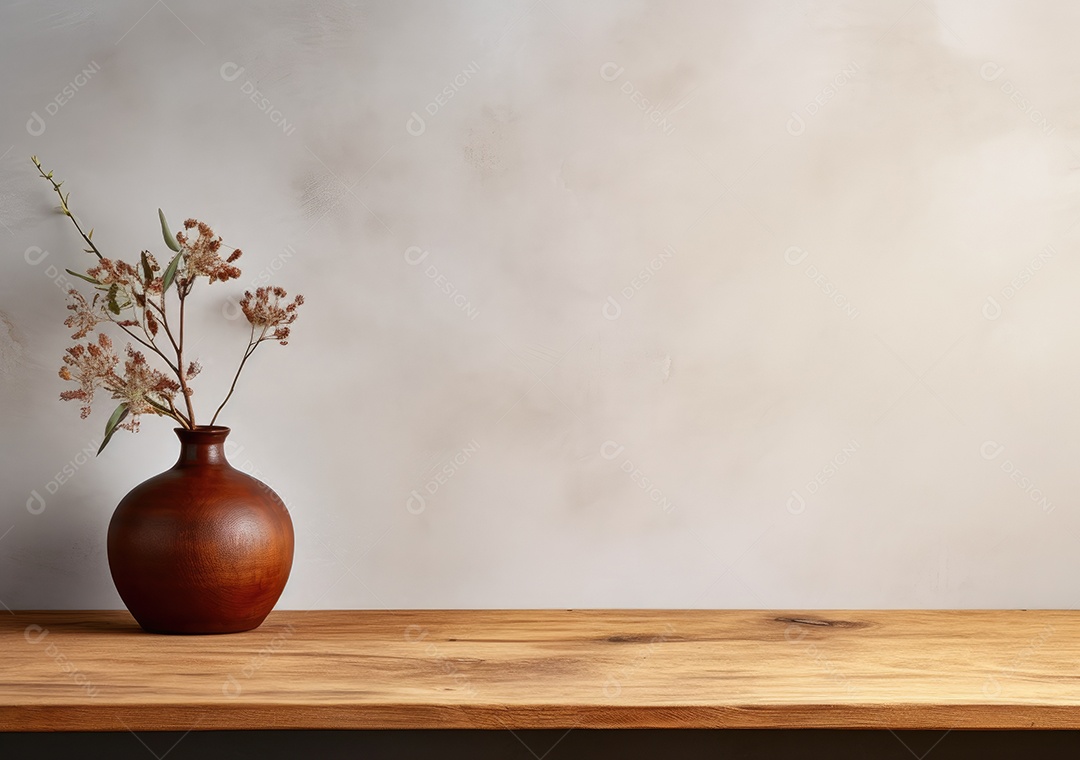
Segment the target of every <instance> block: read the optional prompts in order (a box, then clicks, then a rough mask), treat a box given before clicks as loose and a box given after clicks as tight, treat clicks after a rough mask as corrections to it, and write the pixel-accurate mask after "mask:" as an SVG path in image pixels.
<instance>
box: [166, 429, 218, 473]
mask: <svg viewBox="0 0 1080 760" xmlns="http://www.w3.org/2000/svg"><path fill="white" fill-rule="evenodd" d="M175 431H176V437H177V438H179V439H180V458H179V459H178V460H177V461H176V466H177V467H191V466H197V465H224V466H226V467H227V466H228V465H229V462H228V460H227V459H226V458H225V438H226V436H228V435H229V428H227V427H220V426H213V427H211V426H209V425H206V426H200V427H196V428H194V429H192V430H188V429H186V428H175Z"/></svg>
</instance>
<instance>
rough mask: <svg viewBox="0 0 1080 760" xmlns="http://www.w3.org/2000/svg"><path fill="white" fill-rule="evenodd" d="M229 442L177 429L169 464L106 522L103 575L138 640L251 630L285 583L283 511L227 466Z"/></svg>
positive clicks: (221, 431)
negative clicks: (142, 634) (139, 633)
mask: <svg viewBox="0 0 1080 760" xmlns="http://www.w3.org/2000/svg"><path fill="white" fill-rule="evenodd" d="M228 434H229V428H227V427H212V426H197V427H195V428H194V429H191V430H188V429H184V428H177V429H176V435H177V436H178V437H179V438H180V458H179V460H177V462H176V464H175V465H174V466H173V467H172V469H170V470H166V471H165V472H163V473H161V474H160V475H156V476H154V477H152V478H150V479H149V480H147V481H145V482H143V483H141V484H139V485H137V486H135V488H133V489H132V490H131V492H130V493H129V494H128V495H127V496H125V497H124V499H123V500H122V501H121V502H120V504H119V506H117V507H116V511H115V512H114V513H113V516H112V521H111V522H110V523H109V540H108V547H109V569H110V570H111V571H112V578H113V583H115V584H116V590H117V591H118V592H119V593H120V598H121V599H123V600H124V604H125V605H127V608H128V610H129V611H130V612H131V614H132V616H133V617H134V618H135V620H136V621H137V622H138V623H139V625H140V626H142V628H143V629H144V630H146V631H150V632H152V633H176V634H190V633H237V632H239V631H249V630H251V629H253V628H258V627H259V625H261V624H262V622H263V620H264V619H265V618H266V616H267V614H269V612H270V610H272V609H273V608H274V605H275V604H276V603H277V600H278V597H279V596H281V592H282V590H283V589H284V588H285V582H286V581H287V580H288V579H289V570H290V569H291V568H292V557H293V527H292V520H291V519H290V518H289V511H288V510H287V509H286V508H285V504H284V502H282V500H281V498H280V497H279V496H278V495H277V494H276V493H274V492H273V491H272V490H271V489H270V487H269V486H267V485H266V484H265V483H262V482H261V481H258V480H256V479H255V478H253V477H251V476H250V475H247V474H245V473H243V472H241V471H240V470H237V469H235V468H233V467H232V466H231V465H230V464H229V462H228V461H227V459H226V457H225V438H226V436H228Z"/></svg>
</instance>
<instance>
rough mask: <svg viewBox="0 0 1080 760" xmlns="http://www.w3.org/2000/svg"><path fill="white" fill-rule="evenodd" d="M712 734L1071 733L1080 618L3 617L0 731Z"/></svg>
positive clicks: (723, 614)
mask: <svg viewBox="0 0 1080 760" xmlns="http://www.w3.org/2000/svg"><path fill="white" fill-rule="evenodd" d="M718 728H719V729H736V728H737V729H768V730H774V729H783V730H787V731H790V730H791V729H876V730H879V731H889V732H902V731H909V730H936V731H944V730H947V729H957V728H960V729H981V730H995V731H1000V730H1008V729H1053V730H1056V731H1061V730H1063V729H1080V614H1077V613H1073V612H1064V611H957V610H947V611H859V612H843V611H836V612H796V611H792V612H775V611H769V612H766V611H706V610H678V611H672V610H629V611H627V610H541V611H530V610H497V611H494V610H486V611H485V610H480V611H475V610H470V611H465V610H452V611H447V610H438V611H425V610H409V611H382V610H378V611H313V612H275V613H273V614H272V615H271V617H270V618H269V619H268V620H267V622H266V623H265V624H264V625H263V626H262V627H261V628H259V629H258V630H256V631H252V632H249V633H244V634H232V635H226V636H191V637H171V636H155V635H150V634H146V633H143V632H142V631H141V630H140V629H139V628H138V627H137V626H136V625H135V623H134V622H133V621H132V619H131V617H130V616H129V615H128V614H127V613H126V612H17V613H15V614H13V615H7V614H2V615H0V731H2V732H52V731H94V732H102V731H105V732H107V731H120V732H123V731H132V732H142V731H177V732H187V731H189V730H191V729H196V730H197V731H205V730H247V731H251V730H267V729H391V730H396V731H406V730H416V729H426V730H429V729H496V730H505V729H511V730H513V731H522V730H530V729H549V730H557V731H558V732H560V733H562V732H565V731H566V730H568V729H684V730H687V729H718ZM721 733H722V732H721ZM642 735H644V734H642ZM1066 735H1067V736H1069V737H1070V738H1075V736H1076V735H1073V734H1071V733H1069V734H1061V736H1066ZM898 736H899V734H898ZM155 754H156V753H155ZM533 754H537V755H538V753H533ZM913 754H915V756H916V757H918V756H919V753H918V752H913Z"/></svg>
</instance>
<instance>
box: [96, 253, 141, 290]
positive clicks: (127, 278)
mask: <svg viewBox="0 0 1080 760" xmlns="http://www.w3.org/2000/svg"><path fill="white" fill-rule="evenodd" d="M86 274H87V275H89V276H90V277H93V278H94V279H95V280H97V281H98V282H100V283H101V284H102V285H118V286H119V287H120V288H122V289H124V290H126V291H128V292H131V291H132V290H134V286H135V284H136V283H138V282H139V281H140V278H139V274H138V273H137V272H136V271H135V267H133V266H132V265H131V264H129V263H127V262H126V261H113V260H112V259H99V260H98V263H97V266H94V267H90V268H89V269H87V270H86Z"/></svg>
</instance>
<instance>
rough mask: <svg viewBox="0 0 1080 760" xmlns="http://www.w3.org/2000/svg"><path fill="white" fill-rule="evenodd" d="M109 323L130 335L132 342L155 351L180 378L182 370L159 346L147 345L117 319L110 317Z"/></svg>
mask: <svg viewBox="0 0 1080 760" xmlns="http://www.w3.org/2000/svg"><path fill="white" fill-rule="evenodd" d="M109 321H110V322H111V323H112V324H114V325H116V326H117V327H119V328H120V329H121V330H123V331H124V332H125V333H127V334H128V336H129V337H130V338H131V339H132V340H134V341H135V342H137V343H140V344H142V345H144V346H146V347H147V348H149V349H150V350H151V351H153V352H154V353H155V354H157V355H158V356H160V357H161V358H162V360H164V362H165V363H166V364H167V365H169V369H171V370H172V371H173V372H175V373H176V374H177V376H179V375H180V369H179V368H178V367H176V366H174V365H173V363H172V362H171V361H169V357H167V356H166V355H165V354H163V353H162V352H161V349H160V348H158V347H157V346H155V345H154V344H153V343H147V342H146V341H145V340H143V339H142V338H140V337H139V336H138V335H136V334H135V333H133V332H132V331H131V330H129V329H128V328H127V327H125V326H124V325H122V324H120V323H119V322H117V321H116V320H115V319H113V318H112V317H111V316H110V317H109Z"/></svg>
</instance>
